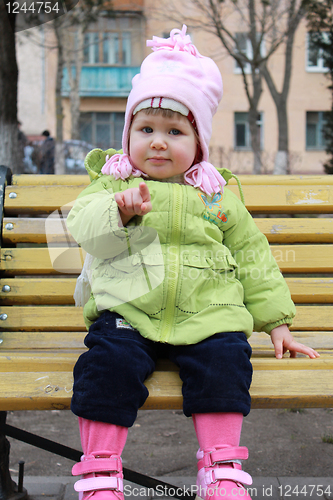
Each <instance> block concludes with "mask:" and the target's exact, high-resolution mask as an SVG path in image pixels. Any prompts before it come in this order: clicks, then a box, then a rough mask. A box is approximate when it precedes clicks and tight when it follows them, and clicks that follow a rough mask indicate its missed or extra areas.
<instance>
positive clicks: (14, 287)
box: [0, 276, 333, 305]
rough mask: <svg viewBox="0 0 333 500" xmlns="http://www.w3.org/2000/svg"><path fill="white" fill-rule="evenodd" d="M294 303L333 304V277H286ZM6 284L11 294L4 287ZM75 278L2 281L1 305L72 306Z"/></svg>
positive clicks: (7, 279)
mask: <svg viewBox="0 0 333 500" xmlns="http://www.w3.org/2000/svg"><path fill="white" fill-rule="evenodd" d="M286 281H287V284H288V286H289V289H290V292H291V296H292V299H293V301H294V302H296V303H298V304H302V303H324V304H325V303H333V278H303V277H300V278H297V277H296V278H295V277H294V278H286ZM5 285H7V286H9V287H10V291H8V292H6V291H4V290H3V287H4V286H5ZM75 285H76V278H70V277H66V276H65V277H62V276H60V277H58V276H52V277H43V278H42V277H41V278H30V277H29V278H24V277H22V278H3V279H1V280H0V302H1V304H2V305H26V304H32V305H37V304H45V305H51V304H64V305H73V304H74V298H73V293H74V290H75Z"/></svg>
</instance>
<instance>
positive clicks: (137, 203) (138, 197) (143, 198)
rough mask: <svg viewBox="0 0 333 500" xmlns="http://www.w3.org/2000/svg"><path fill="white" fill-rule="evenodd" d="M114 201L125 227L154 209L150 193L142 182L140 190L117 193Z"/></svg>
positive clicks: (132, 189)
mask: <svg viewBox="0 0 333 500" xmlns="http://www.w3.org/2000/svg"><path fill="white" fill-rule="evenodd" d="M114 199H115V201H116V203H117V205H118V208H119V212H120V217H121V221H122V223H123V225H124V226H126V224H127V223H128V222H129V221H130V220H131V219H132V217H134V216H135V215H146V214H147V213H148V212H150V211H151V209H152V206H151V202H150V192H149V189H148V187H147V184H145V183H144V182H140V184H139V187H138V188H130V189H125V191H122V192H121V193H115V195H114Z"/></svg>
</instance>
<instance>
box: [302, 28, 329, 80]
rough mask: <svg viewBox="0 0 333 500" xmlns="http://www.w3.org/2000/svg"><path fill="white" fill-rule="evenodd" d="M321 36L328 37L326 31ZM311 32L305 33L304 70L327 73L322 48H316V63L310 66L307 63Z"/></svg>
mask: <svg viewBox="0 0 333 500" xmlns="http://www.w3.org/2000/svg"><path fill="white" fill-rule="evenodd" d="M322 36H323V37H324V38H328V33H325V32H323V33H322ZM310 43H311V32H308V33H307V34H306V71H307V72H309V73H327V72H328V68H327V67H326V66H325V63H324V58H323V49H318V57H317V65H316V66H312V65H310V64H309V62H310V61H309V55H310Z"/></svg>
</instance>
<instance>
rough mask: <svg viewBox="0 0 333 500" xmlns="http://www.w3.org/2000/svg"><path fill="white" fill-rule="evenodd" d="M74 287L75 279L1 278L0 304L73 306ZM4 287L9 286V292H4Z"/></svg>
mask: <svg viewBox="0 0 333 500" xmlns="http://www.w3.org/2000/svg"><path fill="white" fill-rule="evenodd" d="M75 285H76V278H70V277H68V278H66V277H64V278H63V277H61V276H60V277H58V276H53V277H51V278H49V277H45V278H30V277H29V278H3V279H0V303H1V304H2V305H13V304H14V305H27V304H33V305H37V304H48V305H51V304H58V305H59V304H64V305H74V298H73V294H74V290H75ZM5 286H9V287H10V291H4V288H3V287H5Z"/></svg>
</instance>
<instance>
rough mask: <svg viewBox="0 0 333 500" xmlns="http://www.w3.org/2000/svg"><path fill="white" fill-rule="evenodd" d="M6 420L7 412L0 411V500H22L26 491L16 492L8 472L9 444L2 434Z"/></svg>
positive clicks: (16, 488)
mask: <svg viewBox="0 0 333 500" xmlns="http://www.w3.org/2000/svg"><path fill="white" fill-rule="evenodd" d="M6 418H7V412H5V411H0V500H24V499H26V498H27V491H26V490H25V489H24V488H23V489H22V490H23V491H21V492H19V491H18V487H17V485H16V484H15V483H14V481H13V480H12V478H11V475H10V472H9V451H10V443H9V441H8V439H7V438H6V435H5V433H4V428H5V424H6Z"/></svg>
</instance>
